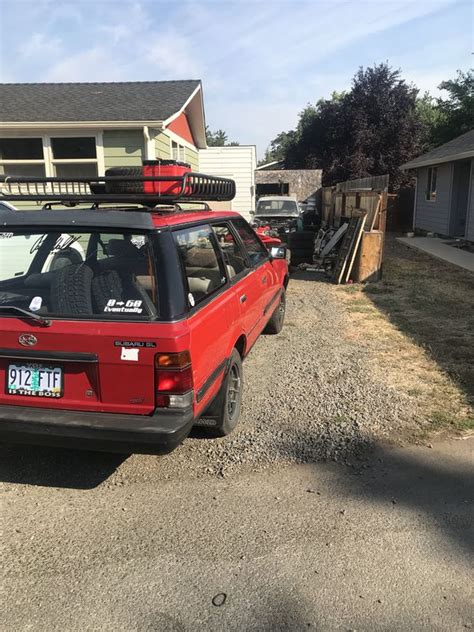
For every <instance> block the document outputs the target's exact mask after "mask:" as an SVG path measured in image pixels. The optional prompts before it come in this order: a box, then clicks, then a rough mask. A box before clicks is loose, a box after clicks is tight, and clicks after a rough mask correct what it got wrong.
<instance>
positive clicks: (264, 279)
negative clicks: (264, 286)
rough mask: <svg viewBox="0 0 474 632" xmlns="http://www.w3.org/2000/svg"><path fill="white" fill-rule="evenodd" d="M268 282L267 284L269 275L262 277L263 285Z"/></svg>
mask: <svg viewBox="0 0 474 632" xmlns="http://www.w3.org/2000/svg"><path fill="white" fill-rule="evenodd" d="M266 282H267V275H266V274H265V275H264V276H263V277H262V283H266Z"/></svg>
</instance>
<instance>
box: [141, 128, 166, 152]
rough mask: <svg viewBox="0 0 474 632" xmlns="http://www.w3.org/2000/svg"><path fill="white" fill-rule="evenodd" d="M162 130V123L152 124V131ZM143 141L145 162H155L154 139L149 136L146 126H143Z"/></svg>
mask: <svg viewBox="0 0 474 632" xmlns="http://www.w3.org/2000/svg"><path fill="white" fill-rule="evenodd" d="M155 128H156V129H159V130H162V129H163V122H160V123H157V124H155V123H154V124H153V129H155ZM143 141H144V145H145V160H156V154H155V139H154V138H152V137H151V136H150V129H149V127H148V125H144V126H143Z"/></svg>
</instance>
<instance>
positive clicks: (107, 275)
mask: <svg viewBox="0 0 474 632" xmlns="http://www.w3.org/2000/svg"><path fill="white" fill-rule="evenodd" d="M122 293H123V286H122V281H121V279H120V276H119V274H118V272H116V271H115V270H107V271H106V272H102V273H101V274H98V275H97V276H95V277H94V278H93V279H92V298H93V300H94V305H95V307H96V309H97V311H98V312H99V313H100V314H101V313H102V312H103V311H104V309H105V306H106V305H107V302H108V301H109V300H110V299H111V298H114V299H116V300H117V301H118V300H121V299H122Z"/></svg>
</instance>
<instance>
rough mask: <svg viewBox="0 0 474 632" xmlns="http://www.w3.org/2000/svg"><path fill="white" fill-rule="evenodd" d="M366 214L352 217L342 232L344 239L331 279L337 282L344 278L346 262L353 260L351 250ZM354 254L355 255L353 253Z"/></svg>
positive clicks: (361, 228) (362, 227)
mask: <svg viewBox="0 0 474 632" xmlns="http://www.w3.org/2000/svg"><path fill="white" fill-rule="evenodd" d="M365 218H366V214H365V213H363V214H361V215H358V216H356V217H352V218H351V220H350V222H349V225H348V227H347V230H346V232H345V234H344V239H343V241H342V245H341V249H340V250H339V255H338V257H337V261H336V267H335V268H334V274H333V281H334V282H335V283H337V284H339V283H342V282H343V279H345V274H344V273H345V271H346V268H347V264H348V263H349V261H350V260H352V262H353V258H352V255H353V250H354V247H355V243H356V241H357V245H358V244H359V241H360V235H361V232H362V230H363V229H364V223H365ZM354 256H355V255H354Z"/></svg>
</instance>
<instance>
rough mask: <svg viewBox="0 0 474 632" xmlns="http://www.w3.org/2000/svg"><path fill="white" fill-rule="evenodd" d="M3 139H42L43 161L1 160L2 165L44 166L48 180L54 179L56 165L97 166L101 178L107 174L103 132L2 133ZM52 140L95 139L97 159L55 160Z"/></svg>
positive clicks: (0, 133) (0, 134) (0, 135)
mask: <svg viewBox="0 0 474 632" xmlns="http://www.w3.org/2000/svg"><path fill="white" fill-rule="evenodd" d="M0 137H1V138H41V139H42V142H43V160H40V159H36V160H1V159H0V165H3V164H5V165H8V164H10V165H15V164H18V165H42V164H44V168H45V174H46V177H47V178H50V177H53V176H54V175H55V173H54V165H55V164H96V165H97V173H98V175H99V176H103V175H104V174H105V157H104V134H103V130H95V131H93V130H58V131H57V132H56V131H54V130H51V131H50V132H48V133H38V134H35V133H34V132H33V130H31V131H28V132H24V133H21V134H20V133H18V132H16V133H13V134H12V133H8V132H0ZM51 138H95V151H96V157H95V158H70V159H69V158H54V157H53V151H52V147H51Z"/></svg>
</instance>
